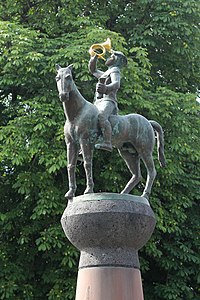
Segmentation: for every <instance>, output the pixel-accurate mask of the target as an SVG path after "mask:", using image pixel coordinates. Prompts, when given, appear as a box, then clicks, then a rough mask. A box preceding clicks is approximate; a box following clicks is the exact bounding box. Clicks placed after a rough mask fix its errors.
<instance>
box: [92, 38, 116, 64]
mask: <svg viewBox="0 0 200 300" xmlns="http://www.w3.org/2000/svg"><path fill="white" fill-rule="evenodd" d="M97 50H98V51H97ZM106 50H107V51H108V52H111V40H110V38H107V40H106V41H105V42H104V43H101V44H93V45H92V46H91V47H90V49H89V53H90V55H91V56H95V54H97V57H98V58H101V59H103V60H106V59H105V58H104V55H105V53H106Z"/></svg>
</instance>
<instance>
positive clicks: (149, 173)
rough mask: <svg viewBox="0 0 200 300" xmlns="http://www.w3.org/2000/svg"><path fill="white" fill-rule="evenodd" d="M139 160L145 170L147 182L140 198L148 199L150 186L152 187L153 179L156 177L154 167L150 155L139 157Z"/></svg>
mask: <svg viewBox="0 0 200 300" xmlns="http://www.w3.org/2000/svg"><path fill="white" fill-rule="evenodd" d="M141 158H142V160H143V162H144V164H145V166H146V169H147V181H146V185H145V189H144V191H143V194H142V197H145V198H147V199H149V196H150V194H151V189H152V185H153V182H154V179H155V177H156V169H155V166H154V161H153V157H152V154H149V155H146V154H144V155H141Z"/></svg>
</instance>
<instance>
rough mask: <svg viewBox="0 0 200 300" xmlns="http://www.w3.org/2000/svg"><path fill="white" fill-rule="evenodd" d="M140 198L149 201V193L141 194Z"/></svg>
mask: <svg viewBox="0 0 200 300" xmlns="http://www.w3.org/2000/svg"><path fill="white" fill-rule="evenodd" d="M141 197H144V198H146V199H147V200H149V197H150V194H149V193H143V194H142V195H141Z"/></svg>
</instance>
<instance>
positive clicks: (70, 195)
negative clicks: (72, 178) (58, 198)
mask: <svg viewBox="0 0 200 300" xmlns="http://www.w3.org/2000/svg"><path fill="white" fill-rule="evenodd" d="M74 196H75V194H74V191H72V190H69V191H68V192H67V193H66V194H65V198H66V199H68V200H70V199H73V197H74Z"/></svg>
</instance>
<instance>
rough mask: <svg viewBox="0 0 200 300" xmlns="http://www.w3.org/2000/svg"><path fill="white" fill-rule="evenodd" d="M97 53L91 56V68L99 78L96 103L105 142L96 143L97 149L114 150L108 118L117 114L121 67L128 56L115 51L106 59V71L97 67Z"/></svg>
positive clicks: (125, 62)
mask: <svg viewBox="0 0 200 300" xmlns="http://www.w3.org/2000/svg"><path fill="white" fill-rule="evenodd" d="M97 59H98V57H97V55H95V56H93V57H91V58H90V61H89V70H90V72H91V73H92V74H93V75H94V76H95V77H96V78H98V83H97V85H96V93H95V102H94V105H95V106H96V107H97V108H98V110H99V125H100V127H101V131H102V134H103V142H102V143H100V144H96V145H95V147H96V148H97V149H103V150H107V151H112V144H111V135H112V128H111V124H110V122H109V120H108V118H109V117H110V115H112V114H117V111H118V108H117V97H116V95H117V91H118V89H119V87H120V68H121V67H123V66H125V65H126V64H127V58H126V56H125V55H124V54H123V53H122V52H119V51H113V50H112V53H111V56H110V57H109V58H108V59H107V60H106V62H105V65H106V66H107V67H108V70H107V71H106V72H102V71H100V70H98V69H97Z"/></svg>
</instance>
